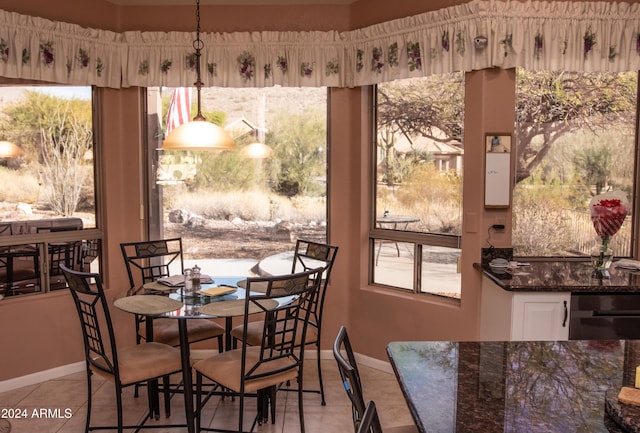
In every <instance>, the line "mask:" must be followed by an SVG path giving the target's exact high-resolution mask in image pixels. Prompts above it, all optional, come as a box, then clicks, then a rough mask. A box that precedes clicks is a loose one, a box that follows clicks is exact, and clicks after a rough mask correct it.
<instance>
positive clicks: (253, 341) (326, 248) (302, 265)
mask: <svg viewBox="0 0 640 433" xmlns="http://www.w3.org/2000/svg"><path fill="white" fill-rule="evenodd" d="M337 254H338V247H337V246H334V245H329V244H323V243H318V242H312V241H306V240H302V239H298V240H297V241H296V247H295V250H294V253H293V263H292V267H291V273H296V272H300V271H308V270H311V269H314V268H318V267H322V269H323V272H322V274H321V283H320V286H319V288H318V292H317V293H316V295H315V296H313V297H312V298H311V299H310V302H309V305H307V306H305V308H307V309H309V316H310V317H309V328H308V329H307V334H306V338H305V345H313V346H314V347H315V350H316V360H317V369H318V383H319V386H320V389H319V390H316V389H305V390H304V391H305V392H314V393H319V394H320V402H321V404H322V406H325V405H326V404H327V403H326V400H325V394H324V384H323V381H322V368H321V362H320V361H321V357H320V342H321V339H322V312H323V310H324V300H325V295H326V293H327V286H328V285H329V277H330V276H331V271H332V269H333V264H334V262H335V259H336V255H337ZM262 328H263V326H262V323H261V322H260V321H255V322H250V323H249V324H248V330H247V333H246V337H244V325H239V326H236V327H235V328H233V329H232V330H231V336H232V337H233V338H234V341H238V340H240V341H246V342H247V343H248V344H250V345H252V346H257V345H258V344H260V340H261V338H262ZM283 389H288V388H283Z"/></svg>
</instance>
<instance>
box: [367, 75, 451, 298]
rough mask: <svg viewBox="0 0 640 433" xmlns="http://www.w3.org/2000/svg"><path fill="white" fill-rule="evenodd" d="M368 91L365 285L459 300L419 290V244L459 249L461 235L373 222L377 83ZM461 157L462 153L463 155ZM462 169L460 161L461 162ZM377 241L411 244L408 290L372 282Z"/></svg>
mask: <svg viewBox="0 0 640 433" xmlns="http://www.w3.org/2000/svg"><path fill="white" fill-rule="evenodd" d="M370 92H371V99H370V100H371V101H372V104H371V108H370V114H371V115H370V137H371V144H370V146H369V147H370V149H371V156H370V158H369V162H370V176H369V178H370V186H369V190H370V200H369V203H370V209H369V231H368V240H369V242H368V244H369V251H368V257H369V272H368V277H367V279H368V284H369V285H371V286H375V287H383V288H388V289H393V290H398V291H401V292H403V293H411V294H415V295H424V296H433V297H437V298H441V299H448V300H453V301H458V302H459V301H460V299H461V297H460V298H454V297H451V296H444V295H437V294H434V293H431V292H423V291H422V261H423V247H424V246H425V245H427V246H435V247H446V248H456V249H460V251H461V245H462V234H460V235H449V234H440V233H422V232H416V231H411V230H398V229H391V228H381V227H379V226H378V223H377V215H376V209H377V162H378V144H377V137H378V134H377V125H378V119H377V113H378V86H377V85H372V86H370ZM463 158H464V156H463ZM463 170H464V164H463ZM378 242H402V243H407V244H411V245H412V246H413V281H412V286H413V288H412V289H406V288H402V287H398V286H392V285H388V284H382V283H378V282H375V267H376V255H377V252H376V249H377V246H378V247H379V245H378Z"/></svg>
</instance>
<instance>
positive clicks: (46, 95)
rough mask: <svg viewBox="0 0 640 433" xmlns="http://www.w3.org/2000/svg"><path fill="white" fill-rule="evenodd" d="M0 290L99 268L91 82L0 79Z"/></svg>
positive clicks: (9, 292) (29, 287) (51, 286)
mask: <svg viewBox="0 0 640 433" xmlns="http://www.w3.org/2000/svg"><path fill="white" fill-rule="evenodd" d="M0 113H1V117H0V131H1V132H0V134H2V135H1V136H0V141H1V142H0V184H2V186H3V187H2V190H1V191H0V296H2V297H4V296H17V295H24V294H30V293H42V292H47V291H50V290H57V289H61V288H64V287H66V283H65V281H64V278H63V276H62V273H61V271H60V269H59V267H58V266H59V264H61V263H64V264H66V265H67V266H68V267H70V268H73V269H76V270H87V271H88V270H91V271H97V270H98V260H97V257H98V251H99V239H98V238H99V233H98V231H97V230H96V228H97V227H96V207H95V199H96V196H95V176H94V174H95V168H94V167H95V165H94V150H95V149H94V142H93V137H94V134H93V120H92V90H91V88H90V87H68V86H29V87H27V86H3V87H0Z"/></svg>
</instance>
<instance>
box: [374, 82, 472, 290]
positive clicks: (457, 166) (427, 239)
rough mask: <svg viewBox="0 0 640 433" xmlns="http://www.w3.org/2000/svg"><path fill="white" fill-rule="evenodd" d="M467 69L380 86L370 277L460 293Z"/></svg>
mask: <svg viewBox="0 0 640 433" xmlns="http://www.w3.org/2000/svg"><path fill="white" fill-rule="evenodd" d="M463 113H464V75H463V74H462V73H457V74H451V75H434V76H431V77H427V78H419V79H407V80H399V81H394V82H390V83H384V84H380V85H378V87H377V91H376V132H377V134H376V141H375V146H374V148H375V152H374V160H375V161H374V170H373V172H374V175H375V182H373V185H374V188H375V193H374V197H375V203H374V209H373V218H372V224H371V225H372V229H371V235H370V239H371V257H372V258H371V269H372V272H371V283H373V284H376V285H382V286H387V287H393V288H398V289H404V290H408V291H411V292H414V293H430V294H435V295H440V296H446V297H452V298H459V297H460V274H459V273H458V272H459V268H458V260H459V257H460V235H461V221H462V176H463V156H464V146H463V142H462V124H463Z"/></svg>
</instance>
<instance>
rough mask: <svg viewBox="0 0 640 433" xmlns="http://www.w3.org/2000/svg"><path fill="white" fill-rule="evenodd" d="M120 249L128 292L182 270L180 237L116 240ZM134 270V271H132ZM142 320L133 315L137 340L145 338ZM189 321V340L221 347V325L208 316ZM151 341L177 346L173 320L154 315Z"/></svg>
mask: <svg viewBox="0 0 640 433" xmlns="http://www.w3.org/2000/svg"><path fill="white" fill-rule="evenodd" d="M120 249H121V250H122V257H123V258H124V263H125V266H126V268H127V276H128V277H129V286H130V288H129V291H128V292H127V294H128V295H133V294H136V293H138V292H140V291H142V290H143V289H142V286H143V285H144V284H146V283H151V282H154V281H156V280H158V279H159V278H162V277H169V276H171V275H172V274H182V273H184V259H183V256H182V238H168V239H159V240H153V241H139V242H125V243H121V244H120ZM134 271H137V272H135V275H134ZM144 320H145V319H144V316H136V342H138V343H140V342H141V341H142V340H144V339H145V338H146V331H145V327H144V326H143V324H144ZM191 322H192V323H191ZM191 322H190V323H189V329H188V333H189V343H195V342H198V341H204V340H209V339H216V340H217V344H218V350H219V351H221V350H222V349H223V336H224V335H225V332H226V331H225V328H224V327H223V326H222V325H220V324H218V323H216V322H213V321H211V320H192V321H191ZM153 341H157V342H160V343H165V344H168V345H170V346H175V347H177V346H179V345H180V336H179V334H178V324H177V321H175V320H172V319H154V320H153Z"/></svg>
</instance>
